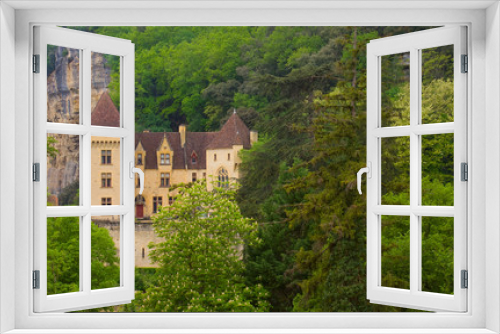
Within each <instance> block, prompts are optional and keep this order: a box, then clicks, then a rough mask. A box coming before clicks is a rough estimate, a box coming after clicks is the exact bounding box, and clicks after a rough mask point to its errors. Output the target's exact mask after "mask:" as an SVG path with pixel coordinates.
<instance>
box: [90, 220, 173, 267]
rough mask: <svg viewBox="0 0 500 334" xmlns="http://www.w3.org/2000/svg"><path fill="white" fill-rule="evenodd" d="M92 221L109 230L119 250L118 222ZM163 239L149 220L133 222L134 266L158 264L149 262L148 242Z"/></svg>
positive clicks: (154, 265)
mask: <svg viewBox="0 0 500 334" xmlns="http://www.w3.org/2000/svg"><path fill="white" fill-rule="evenodd" d="M92 221H93V222H94V223H95V224H97V226H99V227H104V228H106V229H107V230H108V231H109V234H110V236H111V238H113V241H114V243H115V247H116V249H117V250H118V252H119V251H120V223H119V222H116V221H108V220H97V219H92ZM162 241H163V239H162V238H159V237H157V236H156V234H155V232H154V228H153V224H152V223H151V222H143V223H138V222H136V223H135V266H136V268H153V267H154V268H156V267H158V265H156V264H153V263H151V261H150V259H149V252H150V249H149V244H150V243H151V242H153V243H160V242H162Z"/></svg>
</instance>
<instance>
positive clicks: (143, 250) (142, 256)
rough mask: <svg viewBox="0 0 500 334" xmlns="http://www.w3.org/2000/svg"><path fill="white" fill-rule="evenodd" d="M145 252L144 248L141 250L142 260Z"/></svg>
mask: <svg viewBox="0 0 500 334" xmlns="http://www.w3.org/2000/svg"><path fill="white" fill-rule="evenodd" d="M145 253H146V252H145V251H144V247H143V248H142V258H143V259H144V256H145V255H146V254H145Z"/></svg>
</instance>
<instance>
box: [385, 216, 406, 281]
mask: <svg viewBox="0 0 500 334" xmlns="http://www.w3.org/2000/svg"><path fill="white" fill-rule="evenodd" d="M381 220H382V244H381V247H382V286H385V287H390V288H400V289H409V288H410V217H406V216H382V217H381Z"/></svg>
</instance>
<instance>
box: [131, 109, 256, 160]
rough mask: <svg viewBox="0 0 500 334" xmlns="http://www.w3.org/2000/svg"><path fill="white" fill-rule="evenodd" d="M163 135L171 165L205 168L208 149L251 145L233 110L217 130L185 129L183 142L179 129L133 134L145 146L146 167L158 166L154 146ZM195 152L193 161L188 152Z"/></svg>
mask: <svg viewBox="0 0 500 334" xmlns="http://www.w3.org/2000/svg"><path fill="white" fill-rule="evenodd" d="M164 137H166V138H167V141H168V144H169V146H170V149H171V150H172V151H173V157H172V159H171V162H172V168H173V169H186V168H187V169H206V168H207V149H218V148H231V147H232V146H233V145H243V147H244V148H250V146H251V145H250V131H249V130H248V128H247V126H246V125H245V123H243V121H242V120H241V119H240V118H239V117H238V115H236V114H233V115H231V117H230V118H229V119H228V120H227V122H226V124H224V126H223V127H222V129H221V131H219V132H188V131H186V142H185V144H184V147H182V146H181V135H180V133H179V132H142V133H136V134H135V147H136V148H137V146H138V145H139V143H141V144H142V147H143V148H144V150H146V157H145V160H146V161H145V162H144V165H145V169H158V159H157V155H156V153H157V150H158V148H159V147H160V146H159V145H160V144H161V143H162V141H163V138H164ZM193 152H195V153H196V155H197V157H198V159H197V161H196V163H193V162H192V159H191V154H192V153H193Z"/></svg>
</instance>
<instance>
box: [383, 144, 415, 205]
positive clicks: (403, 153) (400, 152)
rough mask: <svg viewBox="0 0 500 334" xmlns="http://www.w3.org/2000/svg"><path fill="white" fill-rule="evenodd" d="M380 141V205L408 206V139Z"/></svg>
mask: <svg viewBox="0 0 500 334" xmlns="http://www.w3.org/2000/svg"><path fill="white" fill-rule="evenodd" d="M381 141H382V143H381V146H382V170H381V174H382V204H392V205H410V137H391V138H382V139H381Z"/></svg>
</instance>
